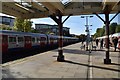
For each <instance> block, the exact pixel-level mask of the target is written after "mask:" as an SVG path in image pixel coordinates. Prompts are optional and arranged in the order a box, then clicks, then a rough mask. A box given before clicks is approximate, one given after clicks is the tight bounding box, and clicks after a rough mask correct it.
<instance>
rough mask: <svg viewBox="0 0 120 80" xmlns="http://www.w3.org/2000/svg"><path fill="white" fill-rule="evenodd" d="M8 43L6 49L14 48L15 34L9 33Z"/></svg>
mask: <svg viewBox="0 0 120 80" xmlns="http://www.w3.org/2000/svg"><path fill="white" fill-rule="evenodd" d="M8 39H9V43H8V44H9V45H8V49H14V48H16V44H17V42H16V41H17V40H16V35H9V38H8Z"/></svg>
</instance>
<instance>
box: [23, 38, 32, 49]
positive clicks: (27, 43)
mask: <svg viewBox="0 0 120 80" xmlns="http://www.w3.org/2000/svg"><path fill="white" fill-rule="evenodd" d="M24 38H25V44H24V47H25V48H27V49H30V48H31V47H32V43H31V37H30V36H25V37H24Z"/></svg>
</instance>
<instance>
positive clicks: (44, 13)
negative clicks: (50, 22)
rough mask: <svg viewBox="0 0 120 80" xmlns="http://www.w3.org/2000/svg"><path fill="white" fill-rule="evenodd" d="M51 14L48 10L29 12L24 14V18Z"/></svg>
mask: <svg viewBox="0 0 120 80" xmlns="http://www.w3.org/2000/svg"><path fill="white" fill-rule="evenodd" d="M48 15H49V11H47V12H36V13H35V14H34V13H29V15H28V14H24V15H22V18H24V19H31V18H43V17H47V16H48Z"/></svg>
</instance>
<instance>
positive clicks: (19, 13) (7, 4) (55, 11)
mask: <svg viewBox="0 0 120 80" xmlns="http://www.w3.org/2000/svg"><path fill="white" fill-rule="evenodd" d="M0 4H2V9H1V10H2V11H1V12H2V13H5V14H8V15H12V16H15V17H19V18H25V19H31V18H43V17H50V18H51V19H53V20H54V21H55V22H56V23H57V24H58V26H59V48H58V49H59V50H58V53H59V55H58V57H57V61H64V55H63V49H62V46H63V44H62V43H63V41H62V38H63V34H62V26H63V23H64V22H65V21H66V20H67V19H68V18H69V17H70V16H71V15H83V14H86V15H89V14H95V15H96V16H98V18H100V19H101V20H102V21H103V22H104V24H105V25H106V27H105V28H106V29H105V30H106V36H107V39H106V59H104V63H105V64H109V63H111V59H110V58H109V24H110V22H111V21H112V20H113V19H114V18H115V17H116V16H117V15H118V14H119V13H120V0H92V1H91V0H67V1H66V0H21V1H18V0H2V2H1V3H0ZM112 13H116V15H115V16H114V17H113V18H112V19H111V20H109V14H112ZM98 14H105V20H104V19H102V18H101V17H100V16H99V15H98ZM62 16H68V17H67V18H66V19H65V20H64V21H62Z"/></svg>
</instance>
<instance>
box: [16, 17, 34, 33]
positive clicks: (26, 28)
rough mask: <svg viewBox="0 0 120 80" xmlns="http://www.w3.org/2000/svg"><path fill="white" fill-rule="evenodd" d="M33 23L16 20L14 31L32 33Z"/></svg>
mask: <svg viewBox="0 0 120 80" xmlns="http://www.w3.org/2000/svg"><path fill="white" fill-rule="evenodd" d="M31 26H32V22H31V21H30V20H29V19H22V18H16V19H15V23H14V30H17V31H21V32H30V31H31Z"/></svg>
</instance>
